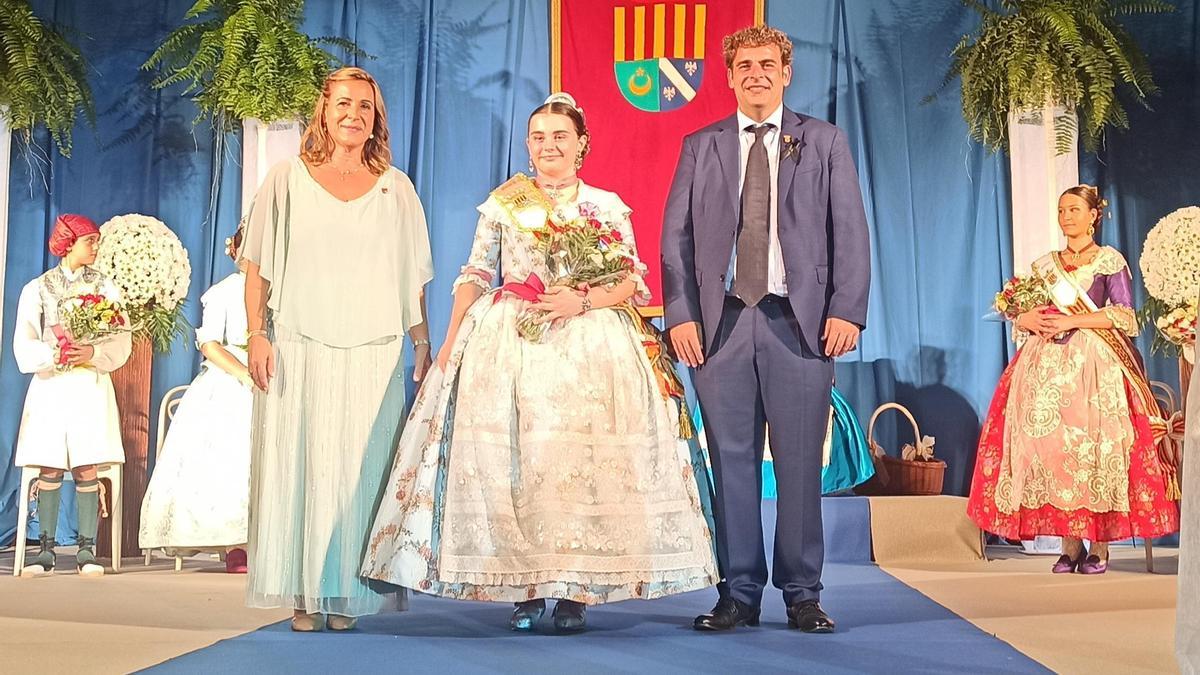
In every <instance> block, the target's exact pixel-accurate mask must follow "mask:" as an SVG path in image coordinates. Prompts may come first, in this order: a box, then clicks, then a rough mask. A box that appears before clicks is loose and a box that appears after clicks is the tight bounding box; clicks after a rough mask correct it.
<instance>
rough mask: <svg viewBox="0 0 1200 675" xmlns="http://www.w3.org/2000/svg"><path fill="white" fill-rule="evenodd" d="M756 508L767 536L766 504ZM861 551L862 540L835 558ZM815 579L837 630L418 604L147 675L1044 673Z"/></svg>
mask: <svg viewBox="0 0 1200 675" xmlns="http://www.w3.org/2000/svg"><path fill="white" fill-rule="evenodd" d="M836 501H837V504H836V506H834V508H833V509H829V508H828V507H829V506H830V505H831V504H830V500H829V499H826V501H825V505H826V510H827V513H826V523H827V527H828V526H829V525H832V524H834V522H840V523H842V524H843V525H846V524H847V523H849V522H853V523H854V527H852V528H849V531H848V532H847V535H848V536H853V537H858V536H859V531H860V530H861V528H862V522H863V521H862V518H861V515H860V514H861V503H860V500H859V499H853V498H851V499H847V498H836ZM861 502H866V500H865V499H862V500H861ZM764 505H765V506H767V508H764V514H763V515H764V521H765V522H764V525H767V526H768V527H767V528H765V531H766V532H772V531H773V530H774V509H773V508H770V505H771V502H766V503H765V504H764ZM835 514H836V515H837V517H836V518H835V519H834V521H833V522H831V519H830V516H832V515H835ZM829 529H830V530H832V529H834V528H832V527H830V528H829ZM861 550H862V544H861V541H859V542H856V543H855V545H852V546H849V547H847V549H846V550H845V551H843V552H842V553H840V554H839V555H838V556H837V557H838V558H855V557H858V556H859V555H861ZM851 552H854V554H851ZM824 582H825V590H824V592H823V593H822V601H821V604H822V606H824V607H825V609H826V611H828V612H829V613H830V615H831V616H833V617H834V619H835V620H836V621H837V622H838V632H837V633H834V634H833V635H804V634H801V633H799V632H798V631H794V630H789V629H787V622H786V621H787V620H786V616H785V614H784V606H783V600H782V599H781V598H780V596H779V592H778V591H776V590H775V589H773V588H768V589H767V593H766V594H765V597H764V599H763V624H762V626H760V627H758V628H741V629H738V630H736V631H733V632H731V633H725V634H699V633H696V632H695V631H693V630H692V629H691V621H692V618H693V617H694V616H695V615H697V614H700V613H703V612H706V611H708V609H709V608H710V607H712V604H713V603H714V602H715V600H716V592H715V591H714V590H705V591H697V592H694V593H688V594H686V595H681V596H676V597H671V598H665V599H662V600H654V601H642V600H632V601H628V602H621V603H616V604H612V605H605V606H600V607H595V608H592V609H590V610H589V611H588V625H589V630H588V631H587V632H585V633H582V634H578V635H562V636H560V635H555V634H554V633H553V627H552V625H551V622H550V617H549V612H547V616H546V617H545V618H543V619H542V623H541V625H540V626H539V627H540V628H541V629H542V631H541V632H539V633H534V634H518V633H513V632H512V631H509V630H508V628H507V627H508V617H509V614H510V612H511V606H510V605H503V604H488V603H478V602H456V601H452V600H443V599H439V598H431V597H427V596H417V597H415V598H413V600H412V603H411V605H412V607H411V609H410V611H408V612H402V613H392V614H384V615H379V616H373V617H366V618H364V619H362V620H360V621H359V628H358V629H357V630H356V631H353V632H350V633H341V634H338V633H328V632H326V633H319V634H308V635H305V634H298V633H293V632H291V630H290V629H289V626H288V622H286V621H285V622H282V623H278V624H274V625H271V626H267V627H265V628H263V629H261V630H258V631H255V632H253V633H248V634H246V635H242V636H239V637H236V638H232V639H229V640H224V641H221V642H218V643H217V644H215V645H213V646H211V647H207V648H205V649H201V650H198V651H195V652H192V653H190V654H185V655H183V656H180V657H178V658H175V659H172V660H170V661H167V662H165V663H163V664H160V665H158V666H155V667H153V668H150V669H149V670H148V671H146V672H152V673H196V672H208V673H256V674H258V675H264V674H266V673H278V672H295V673H309V672H388V673H399V672H418V673H443V672H446V673H450V672H452V673H522V674H530V673H543V672H556V673H561V672H569V673H571V675H584V674H586V673H653V675H666V674H668V673H697V672H722V671H735V670H736V671H746V670H747V669H751V670H749V672H758V673H784V672H789V673H795V672H821V673H859V672H924V673H961V672H972V673H1014V672H1020V673H1045V672H1050V671H1048V670H1046V669H1045V668H1044V667H1042V666H1041V665H1039V664H1038V663H1037V662H1035V661H1033V660H1031V659H1030V658H1028V657H1026V656H1024V655H1023V654H1021V653H1020V652H1018V651H1017V650H1016V649H1014V648H1013V647H1011V646H1010V645H1008V644H1007V643H1005V642H1002V641H1001V640H998V639H996V638H995V637H992V636H990V635H988V634H986V633H984V632H983V631H980V630H979V629H978V628H975V627H974V626H972V625H971V624H970V623H968V622H967V621H965V620H964V619H962V618H959V617H958V616H956V615H955V614H953V613H952V612H950V611H949V610H947V609H945V608H944V607H942V606H941V605H938V604H937V603H935V602H933V601H932V600H930V599H928V598H926V597H925V596H923V595H921V594H920V593H918V592H916V591H914V590H913V589H911V588H909V587H908V586H905V585H904V584H903V583H901V582H900V581H898V580H897V579H895V578H893V577H892V576H891V575H889V574H887V573H886V572H884V571H883V570H881V569H879V568H878V567H876V566H874V565H872V564H869V563H847V562H827V563H826V565H825V574H824Z"/></svg>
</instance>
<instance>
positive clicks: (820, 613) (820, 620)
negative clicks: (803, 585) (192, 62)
mask: <svg viewBox="0 0 1200 675" xmlns="http://www.w3.org/2000/svg"><path fill="white" fill-rule="evenodd" d="M787 615H788V627H789V628H799V629H800V631H801V632H802V633H832V632H833V627H834V623H833V619H831V618H829V615H828V614H826V613H825V610H823V609H821V603H819V602H817V601H816V600H803V601H801V602H798V603H796V604H794V605H792V606H791V607H788V610H787Z"/></svg>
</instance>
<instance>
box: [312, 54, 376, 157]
mask: <svg viewBox="0 0 1200 675" xmlns="http://www.w3.org/2000/svg"><path fill="white" fill-rule="evenodd" d="M347 80H359V81H361V82H366V83H367V84H370V85H371V91H372V92H374V96H375V102H374V103H375V124H374V126H373V127H372V129H371V137H370V138H368V139H367V142H366V144H364V145H363V150H362V153H363V157H362V158H363V163H364V164H366V165H367V170H368V171H370V172H371V173H373V174H375V175H376V176H381V175H383V172H384V171H387V170H388V168H389V167H390V166H391V165H392V150H391V148H390V147H389V146H388V137H389V136H390V134H389V133H388V125H387V106H385V105H384V103H383V95H382V94H381V93H380V91H379V83H378V82H376V81H375V78H373V77H371V74H370V73H368V72H367V71H365V70H363V69H362V68H355V67H347V68H339V69H337V70H335V71H333V72H332V73H330V74H329V75H328V76H327V77H326V78H325V82H324V83H323V84H322V85H321V95H320V96H319V97H318V98H317V105H316V106H315V107H314V108H313V114H312V117H311V118H309V120H308V127H307V128H306V129H305V130H304V135H303V136H301V137H300V157H301V158H303V159H304V161H306V162H308V163H309V164H313V165H320V164H324V163H325V162H328V161H329V158H330V157H332V156H333V148H334V142H333V136H332V135H330V133H329V130H328V129H326V128H325V107H326V106H327V105H329V96H330V90H331V89H333V84H334V83H335V82H345V81H347Z"/></svg>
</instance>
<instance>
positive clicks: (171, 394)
mask: <svg viewBox="0 0 1200 675" xmlns="http://www.w3.org/2000/svg"><path fill="white" fill-rule="evenodd" d="M187 388H188V385H186V384H181V385H179V386H178V387H172V388H171V389H169V390H167V393H166V394H164V395H163V397H162V402H161V403H159V405H158V437H157V438H155V440H154V464H155V466H157V465H158V458H159V456H160V455H161V454H162V449H163V441H165V440H166V438H167V427H168V426H169V425H170V423H171V420H173V419H175V410H176V409H177V408H178V407H179V402H180V401H182V400H183V395H184V393H185V392H187ZM143 553H145V555H146V561H145V565H146V566H149V565H150V557H151V554H152V553H153V551H152V550H151V549H144V550H143ZM174 557H175V571H176V572H178V571H180V570H182V569H183V556H179V555H176V556H174Z"/></svg>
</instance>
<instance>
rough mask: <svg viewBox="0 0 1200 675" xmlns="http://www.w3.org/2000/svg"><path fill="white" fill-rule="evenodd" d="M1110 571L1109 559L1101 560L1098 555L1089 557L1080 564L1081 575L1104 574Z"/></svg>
mask: <svg viewBox="0 0 1200 675" xmlns="http://www.w3.org/2000/svg"><path fill="white" fill-rule="evenodd" d="M1107 571H1108V558H1107V557H1105V558H1104V560H1101V559H1100V556H1098V555H1089V556H1088V557H1087V558H1085V559H1083V560H1082V561H1080V563H1079V573H1080V574H1104V573H1105V572H1107Z"/></svg>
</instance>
